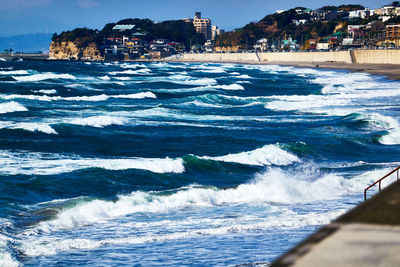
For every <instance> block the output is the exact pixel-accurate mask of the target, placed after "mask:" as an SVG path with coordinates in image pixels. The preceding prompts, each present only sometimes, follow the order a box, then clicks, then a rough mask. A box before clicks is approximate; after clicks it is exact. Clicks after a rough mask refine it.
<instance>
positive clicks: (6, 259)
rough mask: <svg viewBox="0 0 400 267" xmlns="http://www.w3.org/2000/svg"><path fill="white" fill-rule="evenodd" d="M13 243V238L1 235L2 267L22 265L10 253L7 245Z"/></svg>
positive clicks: (0, 265)
mask: <svg viewBox="0 0 400 267" xmlns="http://www.w3.org/2000/svg"><path fill="white" fill-rule="evenodd" d="M9 241H11V238H9V237H7V236H5V235H3V234H0V267H18V266H21V264H20V263H19V262H18V261H17V260H16V259H14V258H13V256H12V255H11V253H10V249H9V248H8V246H7V243H8V242H9Z"/></svg>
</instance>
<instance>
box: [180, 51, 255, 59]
mask: <svg viewBox="0 0 400 267" xmlns="http://www.w3.org/2000/svg"><path fill="white" fill-rule="evenodd" d="M180 59H182V60H193V61H259V59H258V57H257V55H256V54H255V53H205V54H184V55H183V56H182V57H181V58H180Z"/></svg>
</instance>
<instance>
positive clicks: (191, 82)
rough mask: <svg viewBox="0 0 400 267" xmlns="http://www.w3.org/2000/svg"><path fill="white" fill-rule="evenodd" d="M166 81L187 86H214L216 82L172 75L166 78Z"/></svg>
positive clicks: (208, 79)
mask: <svg viewBox="0 0 400 267" xmlns="http://www.w3.org/2000/svg"><path fill="white" fill-rule="evenodd" d="M168 80H169V81H171V82H173V83H178V84H187V85H214V84H217V81H216V80H215V79H212V78H198V79H196V78H193V77H190V76H187V75H180V74H177V75H172V76H169V77H168Z"/></svg>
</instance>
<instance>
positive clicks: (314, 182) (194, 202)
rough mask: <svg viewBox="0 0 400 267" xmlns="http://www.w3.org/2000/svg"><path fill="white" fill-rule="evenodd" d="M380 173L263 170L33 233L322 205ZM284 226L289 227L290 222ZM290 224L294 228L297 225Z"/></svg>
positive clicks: (71, 218) (53, 223) (103, 204)
mask: <svg viewBox="0 0 400 267" xmlns="http://www.w3.org/2000/svg"><path fill="white" fill-rule="evenodd" d="M385 171H386V170H379V171H378V172H377V171H374V172H368V173H365V174H363V175H359V176H357V177H354V178H352V179H349V178H348V179H346V178H344V177H342V176H339V175H337V174H333V173H332V174H321V173H320V172H318V170H315V169H314V168H312V167H310V166H305V167H304V168H303V169H300V170H289V171H283V170H281V169H279V168H268V169H267V170H266V171H265V172H264V173H260V174H258V175H257V176H256V177H255V179H254V180H252V181H250V182H249V183H246V184H242V185H240V186H238V187H237V188H230V189H217V188H213V187H212V188H210V187H209V188H206V187H200V186H189V187H184V188H181V189H179V190H178V191H177V192H175V193H172V194H169V195H168V194H159V193H158V192H141V191H135V192H132V193H131V194H129V195H122V196H119V197H118V200H116V201H106V200H92V201H89V202H86V203H81V204H79V205H77V206H75V207H73V208H69V209H66V210H63V211H61V212H60V213H59V214H58V216H57V218H56V219H54V220H50V221H43V222H41V223H39V224H38V225H37V228H36V229H38V230H41V231H45V232H52V231H58V230H60V229H71V228H75V227H80V226H82V225H87V224H93V223H100V222H104V221H107V220H109V219H112V218H115V217H121V216H126V215H128V214H133V213H137V212H145V213H164V212H168V211H174V212H177V209H186V208H188V207H212V206H215V205H218V206H220V205H237V204H251V203H253V204H255V205H260V204H263V203H265V204H268V203H282V204H295V203H306V202H315V201H325V200H329V199H337V198H340V197H342V196H343V195H346V194H354V193H355V192H357V193H359V192H361V191H362V189H361V188H364V187H365V185H366V184H368V183H369V182H370V181H371V180H374V179H377V177H379V175H378V173H383V172H385ZM394 179H395V178H394ZM249 192H250V193H249ZM317 218H318V213H316V214H315V217H314V218H313V220H318V219H317ZM286 223H287V224H289V225H290V224H291V223H292V222H286ZM318 223H320V222H317V224H318ZM281 224H283V223H282V222H281ZM307 224H309V223H307ZM307 224H306V225H307ZM295 225H296V226H298V223H296V224H295Z"/></svg>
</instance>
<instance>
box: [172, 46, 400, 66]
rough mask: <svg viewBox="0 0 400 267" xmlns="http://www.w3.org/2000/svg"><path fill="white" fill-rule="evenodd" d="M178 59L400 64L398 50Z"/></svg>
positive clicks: (185, 58)
mask: <svg viewBox="0 0 400 267" xmlns="http://www.w3.org/2000/svg"><path fill="white" fill-rule="evenodd" d="M177 60H180V61H200V62H241V61H242V62H305V63H307V62H309V63H319V62H336V63H346V64H400V50H388V49H385V50H349V51H329V52H279V53H272V52H271V53H202V54H183V55H181V56H180V57H177Z"/></svg>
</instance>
